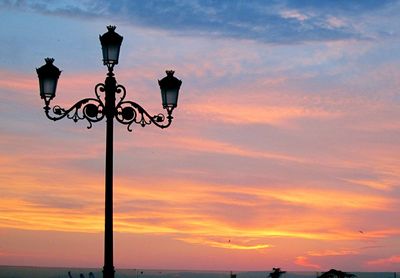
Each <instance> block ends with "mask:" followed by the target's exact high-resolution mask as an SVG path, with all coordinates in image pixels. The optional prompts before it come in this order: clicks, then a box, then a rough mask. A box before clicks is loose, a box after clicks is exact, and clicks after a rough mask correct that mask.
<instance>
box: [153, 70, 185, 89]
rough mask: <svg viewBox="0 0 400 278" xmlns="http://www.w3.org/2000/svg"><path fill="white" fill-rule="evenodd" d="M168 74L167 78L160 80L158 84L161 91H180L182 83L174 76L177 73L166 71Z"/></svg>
mask: <svg viewBox="0 0 400 278" xmlns="http://www.w3.org/2000/svg"><path fill="white" fill-rule="evenodd" d="M165 73H166V74H167V76H166V77H164V78H163V79H161V80H158V84H159V85H160V88H161V89H175V88H177V89H179V88H180V87H181V84H182V81H181V80H179V79H178V78H176V77H175V76H174V73H175V71H173V70H167V71H165Z"/></svg>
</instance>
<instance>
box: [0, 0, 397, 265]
mask: <svg viewBox="0 0 400 278" xmlns="http://www.w3.org/2000/svg"><path fill="white" fill-rule="evenodd" d="M267 2H268V1H249V2H246V1H214V2H213V1H211V2H207V1H166V2H163V1H160V2H158V1H116V2H115V3H114V2H112V1H102V0H89V1H83V2H82V3H81V1H53V2H48V1H42V0H38V1H33V0H32V1H31V0H27V1H13V0H11V1H0V7H1V9H0V15H1V17H0V18H1V23H2V26H3V28H2V29H1V31H0V32H1V37H2V39H1V48H0V49H1V50H0V57H1V59H0V89H1V94H0V97H1V101H0V112H1V119H0V130H1V133H0V265H33V266H79V267H101V264H102V252H103V249H102V248H103V232H104V159H105V154H104V151H105V122H104V121H102V122H99V123H96V124H94V125H93V127H92V128H91V129H87V126H88V124H87V123H86V122H83V121H82V122H78V123H74V122H73V121H71V120H68V119H64V120H62V121H59V122H53V121H49V120H48V119H47V118H46V116H45V114H44V111H43V106H44V103H43V101H42V100H41V99H40V97H39V91H38V90H39V89H38V79H37V75H36V72H35V69H36V68H38V67H40V66H41V65H42V64H43V63H44V60H43V59H44V58H46V57H54V58H55V62H54V63H55V64H56V65H57V66H58V67H59V68H60V69H61V70H62V73H61V76H60V80H59V84H58V89H57V95H56V97H55V99H54V100H53V102H54V104H59V105H61V106H65V107H69V106H71V105H72V104H74V103H75V102H76V101H78V100H79V99H82V98H86V97H93V96H94V87H95V86H96V84H97V83H99V82H103V81H104V78H105V76H106V73H107V69H106V68H104V67H103V65H102V61H101V59H102V57H101V49H100V44H99V41H98V35H99V34H102V33H104V32H105V31H106V29H105V27H106V26H107V25H109V24H112V25H116V26H117V31H118V32H119V33H120V34H121V35H122V36H124V41H123V43H122V48H121V56H120V62H119V64H118V65H117V66H116V67H115V74H116V79H117V81H118V82H119V83H120V84H122V85H124V86H125V87H126V89H127V99H129V100H132V101H135V102H136V101H137V102H138V103H140V104H141V105H143V107H145V109H147V110H148V111H150V112H151V113H152V114H154V115H156V114H158V113H160V112H163V111H162V105H161V97H160V93H159V87H158V83H157V80H159V79H161V78H163V76H165V70H169V69H173V70H175V75H176V76H177V77H178V78H179V79H182V80H183V84H182V87H181V95H180V97H179V103H178V107H177V109H176V110H175V111H174V115H173V116H174V120H173V123H172V125H171V127H169V128H168V129H165V130H161V129H158V128H156V127H154V125H150V126H147V127H145V128H142V127H141V126H140V125H136V126H133V132H128V131H127V130H126V127H125V126H122V125H120V124H117V123H116V124H115V127H114V129H115V138H114V142H115V145H114V152H115V153H114V230H115V266H116V268H119V267H125V268H132V269H143V268H152V269H200V270H226V271H230V270H237V271H239V270H263V271H264V270H270V269H271V268H272V267H282V268H283V269H285V270H311V271H322V270H329V269H330V268H334V267H336V268H338V269H344V270H348V271H400V222H399V221H398V220H397V219H398V218H399V217H398V216H399V212H400V170H399V169H400V109H399V105H400V37H399V32H400V25H399V22H400V21H399V19H398V15H399V13H400V2H399V1H391V0H387V1H386V0H385V1H365V2H364V1H304V2H303V1H291V0H287V1H270V2H268V3H267ZM167 3H168V5H167ZM328 3H329V4H328ZM113 13H117V14H118V16H111V15H112V14H113ZM160 18H168V20H167V21H168V22H164V21H163V20H161V19H160Z"/></svg>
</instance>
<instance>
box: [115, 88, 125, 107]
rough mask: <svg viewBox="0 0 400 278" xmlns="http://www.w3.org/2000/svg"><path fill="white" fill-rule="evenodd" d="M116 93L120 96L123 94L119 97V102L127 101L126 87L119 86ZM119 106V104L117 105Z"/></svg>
mask: <svg viewBox="0 0 400 278" xmlns="http://www.w3.org/2000/svg"><path fill="white" fill-rule="evenodd" d="M116 93H117V94H118V95H120V94H121V95H120V96H119V102H121V101H123V100H124V99H125V97H126V89H125V87H124V86H122V85H117V90H116ZM117 105H118V104H117Z"/></svg>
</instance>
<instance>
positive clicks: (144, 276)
mask: <svg viewBox="0 0 400 278" xmlns="http://www.w3.org/2000/svg"><path fill="white" fill-rule="evenodd" d="M269 273H270V272H269V271H238V272H233V274H236V278H268V274H269ZM351 273H352V274H355V275H357V277H358V278H400V273H395V272H351ZM321 274H322V273H321V272H302V271H299V272H296V271H287V272H286V273H285V274H283V275H282V276H281V277H282V278H316V277H318V276H319V275H321ZM71 277H72V278H102V277H103V275H102V272H101V269H99V268H62V267H56V268H55V267H29V266H0V278H71ZM230 277H231V272H230V271H192V270H190V271H189V270H148V269H117V270H116V272H115V278H230Z"/></svg>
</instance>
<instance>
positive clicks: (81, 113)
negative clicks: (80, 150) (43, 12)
mask: <svg viewBox="0 0 400 278" xmlns="http://www.w3.org/2000/svg"><path fill="white" fill-rule="evenodd" d="M107 29H108V31H107V32H106V33H104V34H103V35H101V36H100V42H101V46H102V52H103V63H104V65H105V66H107V68H108V73H107V77H106V79H105V82H104V83H99V84H97V85H96V86H95V98H85V99H82V100H80V101H78V102H77V103H75V104H74V105H73V106H72V107H71V108H69V109H65V108H62V107H60V106H59V105H55V106H53V107H50V101H51V100H52V99H53V98H54V97H55V94H56V88H57V81H58V78H59V76H60V74H61V71H60V70H59V69H58V68H57V67H56V66H55V65H53V62H54V59H52V58H46V59H45V61H46V64H45V65H43V66H42V67H40V68H38V69H36V72H37V74H38V78H39V87H40V97H41V98H42V99H44V103H45V106H44V111H45V113H46V116H47V118H49V119H50V120H53V121H58V120H61V119H63V118H65V117H67V118H69V119H71V120H73V121H74V122H77V121H79V120H86V121H87V122H88V127H87V128H91V127H92V124H93V123H95V122H99V121H101V120H102V119H103V118H104V117H105V118H106V163H105V227H104V267H103V277H104V278H113V277H114V273H115V269H114V262H113V126H114V118H116V120H117V121H118V122H119V123H121V124H124V125H126V126H127V129H128V131H132V125H133V124H140V125H141V126H142V127H144V126H146V125H150V124H154V125H155V126H157V127H160V128H167V127H169V126H170V125H171V122H172V119H173V117H172V111H173V110H174V109H175V108H176V106H177V102H178V94H179V89H180V87H181V84H182V81H181V80H179V79H177V78H176V77H174V71H171V70H169V71H166V73H167V76H166V77H164V78H163V79H161V80H159V81H158V83H159V86H160V90H161V99H162V105H163V108H164V109H165V110H166V112H167V116H165V115H164V114H162V113H160V114H157V115H154V116H152V115H150V114H149V113H148V112H147V111H146V110H144V108H143V107H142V106H140V105H139V104H137V103H136V102H133V101H129V100H125V96H126V90H125V87H124V86H122V85H120V84H117V81H116V79H115V77H114V73H113V69H114V66H115V65H117V64H118V58H119V50H120V47H121V43H122V39H123V37H122V36H120V35H119V34H117V33H116V32H115V26H107ZM117 96H118V99H117Z"/></svg>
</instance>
